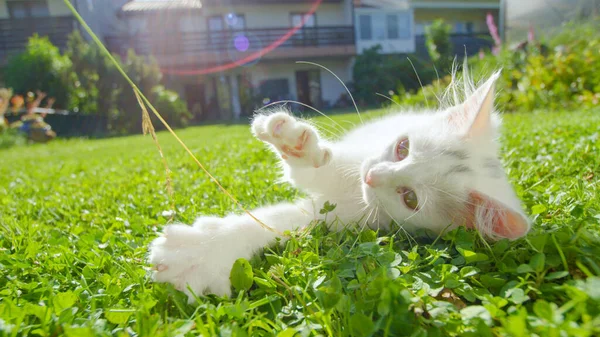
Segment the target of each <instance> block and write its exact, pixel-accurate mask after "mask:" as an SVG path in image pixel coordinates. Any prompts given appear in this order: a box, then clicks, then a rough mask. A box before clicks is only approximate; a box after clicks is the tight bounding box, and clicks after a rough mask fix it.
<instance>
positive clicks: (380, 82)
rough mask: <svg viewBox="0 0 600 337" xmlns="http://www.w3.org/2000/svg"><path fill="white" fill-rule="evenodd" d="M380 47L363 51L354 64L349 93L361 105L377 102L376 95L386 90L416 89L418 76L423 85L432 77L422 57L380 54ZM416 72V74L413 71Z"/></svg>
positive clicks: (384, 92)
mask: <svg viewBox="0 0 600 337" xmlns="http://www.w3.org/2000/svg"><path fill="white" fill-rule="evenodd" d="M380 51H381V46H379V45H377V46H375V47H373V48H369V49H367V50H365V51H364V52H363V53H362V54H361V55H359V56H357V57H356V62H355V63H354V69H353V76H354V83H353V95H354V98H355V99H356V100H357V102H358V103H359V104H361V105H373V104H375V103H377V102H380V101H381V98H380V97H378V96H377V95H376V94H377V93H380V94H384V95H388V93H389V92H390V91H396V90H397V91H399V92H405V91H412V90H416V89H418V88H420V84H419V78H417V74H419V77H420V79H421V81H422V82H423V83H424V84H426V83H430V82H431V81H432V80H433V79H434V78H435V70H434V69H433V67H432V66H431V65H430V64H428V63H427V62H424V61H423V60H421V59H419V58H417V57H414V56H409V57H410V60H411V61H412V64H414V67H415V69H413V65H412V64H411V61H409V60H408V58H407V57H406V56H400V55H384V54H381V52H380ZM415 71H416V73H415Z"/></svg>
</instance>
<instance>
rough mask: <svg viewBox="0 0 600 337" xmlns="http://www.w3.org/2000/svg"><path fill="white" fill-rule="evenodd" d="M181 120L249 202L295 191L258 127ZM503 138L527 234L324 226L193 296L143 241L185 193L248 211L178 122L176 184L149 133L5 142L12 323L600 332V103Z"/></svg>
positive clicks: (524, 124) (5, 295)
mask: <svg viewBox="0 0 600 337" xmlns="http://www.w3.org/2000/svg"><path fill="white" fill-rule="evenodd" d="M335 118H336V119H337V120H338V121H342V120H347V119H350V120H352V121H356V116H344V115H340V116H336V117H335ZM180 135H181V138H182V139H183V140H184V141H185V142H186V143H187V144H188V145H189V147H190V148H191V149H192V151H193V152H194V153H195V154H196V155H197V156H198V158H200V160H201V161H202V162H203V163H204V164H206V166H207V168H208V169H209V170H210V171H211V172H212V173H213V174H214V175H215V176H216V177H217V178H218V179H219V180H220V181H221V182H222V183H223V185H224V186H225V187H226V188H228V189H229V190H230V191H232V192H233V194H234V195H235V196H236V197H237V198H239V200H240V201H241V202H242V203H243V204H244V205H245V206H247V207H249V208H252V207H255V206H258V205H263V204H266V203H273V202H278V201H282V200H290V199H293V198H294V197H295V196H296V195H297V192H296V191H294V190H293V189H292V188H290V187H289V186H286V185H280V184H276V178H277V168H276V158H275V156H274V155H272V154H271V153H270V152H268V151H267V150H266V149H265V147H264V146H263V145H262V144H260V143H259V142H258V141H256V140H254V139H252V137H250V133H249V130H248V128H247V127H246V126H242V125H237V126H207V127H198V128H189V129H186V130H182V131H180ZM503 138H504V139H503V140H504V145H503V149H504V161H505V164H506V167H507V169H508V172H509V175H510V177H511V180H512V182H513V183H514V184H515V186H516V188H517V190H518V193H519V195H520V196H521V198H522V199H523V201H524V204H525V205H526V207H527V210H528V212H529V213H530V214H532V217H533V219H534V229H533V231H532V232H531V233H530V235H529V236H527V237H526V238H525V239H522V240H518V241H516V242H508V241H501V242H498V243H495V244H489V245H488V244H486V243H485V242H483V241H482V240H481V239H480V238H479V237H478V236H477V235H476V234H475V233H472V232H466V231H464V230H460V229H459V230H456V231H453V232H450V233H447V234H446V235H444V236H443V237H440V238H435V237H433V238H432V237H427V236H423V237H421V238H418V239H417V241H415V240H413V239H412V238H407V237H406V236H404V235H403V234H402V233H401V232H399V233H375V232H372V231H364V232H362V233H356V232H352V231H347V232H343V233H328V232H327V231H326V230H325V229H324V227H323V226H317V227H316V228H315V229H314V230H313V231H312V233H311V234H310V235H308V236H306V237H302V238H294V239H292V240H290V241H289V242H288V243H287V244H286V245H285V246H284V247H282V248H278V247H276V248H273V250H268V251H267V252H266V254H264V255H263V256H259V257H258V258H256V259H255V260H253V261H252V263H253V285H252V288H251V289H250V290H249V291H247V292H246V291H240V292H239V293H237V295H236V296H235V297H234V298H232V299H225V298H216V297H212V296H211V297H203V298H201V299H200V303H198V304H196V305H188V304H187V302H186V298H185V297H184V296H183V294H181V293H179V292H178V291H176V290H174V289H173V288H172V287H171V286H170V285H166V284H154V283H152V282H150V280H149V277H148V275H149V271H148V266H147V265H145V255H146V253H147V250H146V247H147V245H148V243H149V242H150V241H151V240H152V239H153V238H155V237H156V236H157V234H158V232H159V231H160V229H161V228H162V226H164V225H165V224H167V223H168V222H169V219H168V218H167V217H165V216H163V215H162V213H163V212H164V211H167V210H169V209H171V204H172V203H174V204H175V205H176V208H177V213H176V217H175V220H176V221H181V222H185V223H190V222H192V221H193V219H194V218H195V217H196V216H198V215H200V214H219V215H222V214H225V213H227V212H231V211H238V210H237V209H235V208H234V206H233V204H232V202H231V201H230V200H228V199H227V197H226V196H225V195H224V194H223V193H221V192H220V191H219V190H218V189H217V188H216V186H215V185H214V184H213V183H212V182H210V181H209V180H208V179H207V178H206V177H205V176H204V174H203V173H202V172H201V171H200V170H199V169H198V168H197V167H196V166H195V164H194V163H193V162H192V161H191V160H190V159H189V157H188V156H187V155H186V154H185V153H184V151H183V150H182V149H181V148H180V147H178V145H177V144H175V142H174V141H173V140H172V139H171V137H170V136H169V135H168V134H166V133H160V134H159V140H160V141H161V145H162V146H163V149H164V152H165V155H166V157H167V160H168V162H169V165H170V168H171V170H172V171H173V176H172V178H173V187H174V189H175V195H174V199H173V200H170V199H169V196H168V195H167V193H166V190H165V173H164V169H163V166H162V163H161V161H160V157H159V155H158V153H157V151H156V149H155V146H154V144H153V143H152V140H151V138H150V137H149V136H148V137H145V138H144V137H142V136H133V137H126V138H115V139H106V140H57V141H53V142H52V143H50V144H48V145H34V146H28V147H23V146H19V147H14V148H12V149H9V150H2V151H0V158H1V159H0V160H1V162H0V225H1V228H0V250H1V252H0V318H1V319H0V336H58V335H63V334H64V335H67V336H109V335H118V336H132V335H137V336H171V335H180V336H183V335H185V336H191V335H198V334H204V335H206V336H213V335H222V336H231V335H234V336H244V335H246V336H261V335H262V336H273V335H278V334H279V336H295V332H298V334H297V336H316V335H333V336H351V335H352V336H368V335H371V334H375V335H378V336H385V335H389V336H392V335H407V336H445V335H449V336H504V335H507V336H530V335H539V336H592V335H598V334H600V278H598V276H599V275H600V225H599V223H600V191H599V190H600V188H599V186H598V182H599V176H600V152H599V149H598V148H599V146H598V145H599V144H600V139H599V138H600V111H598V110H597V111H592V112H579V113H554V114H547V113H544V114H542V113H540V114H514V115H507V116H506V118H505V131H504V136H503Z"/></svg>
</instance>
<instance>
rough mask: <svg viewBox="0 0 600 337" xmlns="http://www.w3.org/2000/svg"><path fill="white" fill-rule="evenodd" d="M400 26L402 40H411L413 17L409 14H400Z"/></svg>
mask: <svg viewBox="0 0 600 337" xmlns="http://www.w3.org/2000/svg"><path fill="white" fill-rule="evenodd" d="M398 26H399V28H398V29H399V31H400V34H399V38H401V39H410V37H411V36H412V31H411V29H412V27H411V26H412V25H411V16H410V14H409V13H407V12H403V13H399V14H398Z"/></svg>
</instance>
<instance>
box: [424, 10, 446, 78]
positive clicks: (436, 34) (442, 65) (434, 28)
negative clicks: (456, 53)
mask: <svg viewBox="0 0 600 337" xmlns="http://www.w3.org/2000/svg"><path fill="white" fill-rule="evenodd" d="M451 31H452V26H450V25H449V24H447V23H446V22H444V20H443V19H437V20H435V21H433V23H432V24H431V25H429V26H427V27H425V46H426V47H427V51H428V52H429V57H431V60H432V61H433V62H434V63H435V64H436V65H437V67H438V69H439V70H440V71H442V72H445V71H449V70H450V69H449V66H450V65H451V64H452V59H453V54H452V43H451V41H450V32H451Z"/></svg>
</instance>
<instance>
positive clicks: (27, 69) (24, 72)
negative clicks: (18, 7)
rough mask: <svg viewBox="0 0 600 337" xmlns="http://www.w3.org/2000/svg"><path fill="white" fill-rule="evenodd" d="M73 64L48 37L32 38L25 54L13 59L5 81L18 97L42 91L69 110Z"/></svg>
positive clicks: (8, 66) (6, 68)
mask: <svg viewBox="0 0 600 337" xmlns="http://www.w3.org/2000/svg"><path fill="white" fill-rule="evenodd" d="M71 69H72V63H71V60H69V58H68V57H67V56H66V55H61V53H60V51H59V49H58V47H56V46H54V45H53V44H52V43H51V42H50V40H48V38H47V37H39V36H37V35H34V36H32V37H31V38H30V39H29V41H28V43H27V47H26V49H25V51H24V52H23V53H20V54H18V55H15V56H13V57H11V58H10V59H9V60H8V63H7V65H6V67H5V69H4V82H5V84H6V85H7V86H8V87H9V88H12V89H13V90H14V92H15V94H20V95H26V94H27V93H28V92H35V91H36V90H41V91H44V92H46V93H48V96H49V97H53V98H55V99H56V103H55V106H56V107H61V108H66V107H67V103H68V99H69V90H68V88H69V81H71V80H73V76H74V73H73V72H72V71H71Z"/></svg>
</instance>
